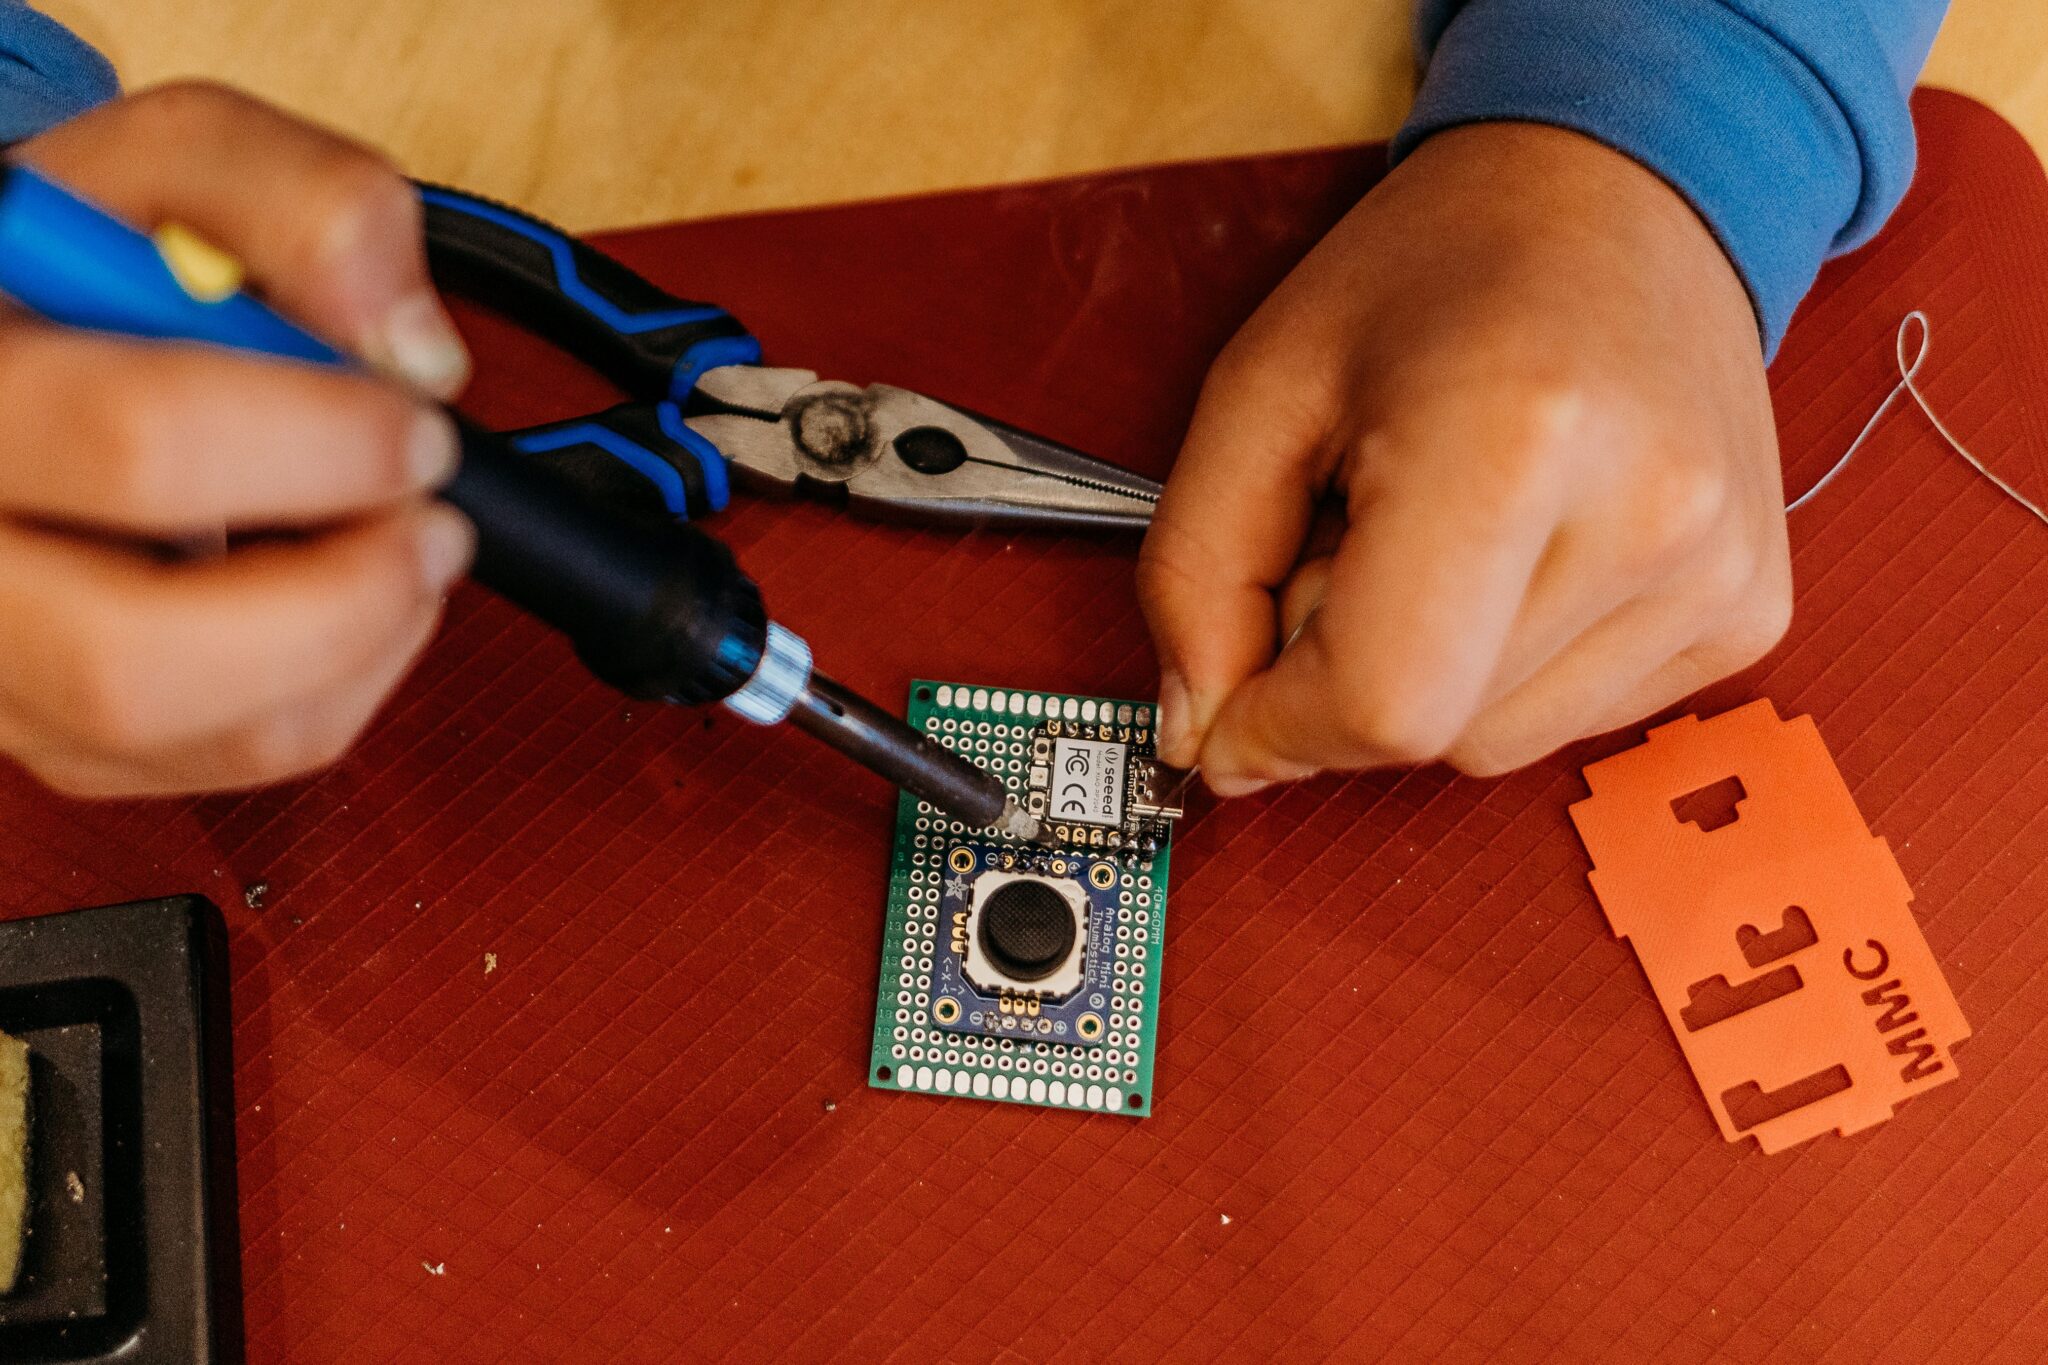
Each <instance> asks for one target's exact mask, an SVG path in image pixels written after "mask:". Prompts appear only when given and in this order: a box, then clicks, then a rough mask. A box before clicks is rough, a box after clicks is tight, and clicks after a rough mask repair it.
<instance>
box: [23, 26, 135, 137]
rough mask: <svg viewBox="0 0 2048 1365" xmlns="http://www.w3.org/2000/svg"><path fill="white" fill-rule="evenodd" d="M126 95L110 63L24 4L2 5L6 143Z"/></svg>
mask: <svg viewBox="0 0 2048 1365" xmlns="http://www.w3.org/2000/svg"><path fill="white" fill-rule="evenodd" d="M120 93H121V83H120V82H119V81H118V80H117V79H115V76H114V68H113V67H112V66H110V65H108V63H107V59H106V58H105V57H102V56H101V55H100V54H99V53H97V52H95V51H94V50H93V49H92V48H91V47H89V46H87V45H86V44H85V43H84V42H82V41H81V40H79V39H78V38H77V37H75V36H74V35H73V34H72V32H71V30H69V29H67V28H65V27H64V26H63V25H62V24H60V23H58V22H57V21H56V20H55V19H52V18H50V17H49V16H48V15H46V14H42V13H39V12H38V11H36V10H32V9H30V8H29V7H28V6H27V5H25V4H23V3H22V0H0V143H8V142H19V141H20V140H21V139H22V138H25V137H30V136H33V135H34V134H36V133H40V132H41V131H42V130H43V129H45V128H47V127H49V126H50V125H51V124H53V123H62V122H63V121H64V120H65V119H68V118H70V117H71V116H72V115H73V114H80V113H84V112H85V111H86V110H87V109H90V108H92V106H94V105H95V104H99V103H101V102H102V101H105V100H110V99H112V98H114V96H116V95H118V94H120Z"/></svg>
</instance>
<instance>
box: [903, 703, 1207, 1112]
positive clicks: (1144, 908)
mask: <svg viewBox="0 0 2048 1365" xmlns="http://www.w3.org/2000/svg"><path fill="white" fill-rule="evenodd" d="M1054 708H1057V712H1055V710H1054ZM1069 708H1072V709H1071V711H1070V710H1069ZM907 714H908V716H909V720H910V723H911V725H912V726H913V727H915V728H917V729H920V730H923V731H925V732H927V733H929V734H931V735H933V736H934V737H935V738H937V739H938V740H939V741H940V742H941V743H943V744H946V745H948V746H949V747H952V748H954V749H956V750H959V751H961V752H963V753H965V754H966V755H967V756H968V757H970V758H972V759H973V760H974V761H975V762H977V763H979V764H981V765H982V766H983V767H985V768H987V769H989V770H990V771H991V772H994V773H995V774H996V775H997V776H999V777H1001V778H1002V779H1003V781H1004V782H1006V783H1007V784H1009V786H1010V789H1011V791H1012V792H1014V793H1016V794H1017V795H1018V797H1019V798H1020V799H1022V797H1023V795H1024V790H1025V784H1026V777H1027V774H1028V772H1029V766H1030V758H1029V750H1030V742H1031V738H1032V736H1033V735H1034V733H1036V732H1037V731H1038V730H1039V728H1040V727H1041V726H1042V725H1043V723H1044V722H1045V721H1046V719H1047V718H1048V717H1050V716H1052V715H1054V714H1058V715H1061V716H1065V717H1068V718H1069V719H1070V720H1071V719H1079V718H1081V717H1084V716H1085V717H1086V718H1087V719H1088V720H1090V721H1092V720H1094V719H1095V717H1096V716H1098V715H1100V716H1102V717H1104V718H1105V720H1106V719H1107V718H1109V717H1111V716H1116V715H1128V716H1129V717H1130V718H1131V721H1132V722H1133V725H1134V729H1135V730H1137V731H1142V732H1143V733H1144V734H1146V735H1147V736H1148V739H1147V742H1145V743H1144V744H1143V745H1142V746H1134V749H1135V751H1137V752H1149V751H1150V747H1151V746H1150V743H1149V734H1150V730H1151V721H1152V707H1151V705H1150V704H1148V703H1143V702H1133V701H1123V700H1119V699H1114V698H1102V697H1080V696H1068V695H1065V694H1063V693H1053V692H1027V691H1023V690H1020V689H1017V688H993V687H987V686H984V685H980V684H973V683H969V684H960V683H940V682H927V681H918V682H916V683H913V684H912V685H911V689H910V705H909V710H908V712H907ZM961 845H975V846H979V847H982V848H989V849H999V850H1001V849H1015V850H1017V851H1018V852H1019V853H1020V854H1023V853H1026V852H1028V851H1030V850H1029V848H1028V846H1026V845H1023V844H1020V843H1017V842H1016V841H1014V840H1010V839H1006V838H1002V837H1000V836H996V835H991V834H988V833H987V832H985V831H979V830H971V829H969V828H967V827H966V826H964V825H962V824H961V823H960V822H958V821H956V820H951V819H948V818H946V817H945V816H943V815H941V814H940V813H939V812H937V811H936V810H934V809H933V808H932V807H931V806H930V805H929V804H928V803H926V802H922V801H919V800H918V799H917V798H916V797H914V796H911V795H910V794H909V793H907V792H906V793H904V794H903V795H902V797H901V798H900V799H899V801H898V804H897V807H896V843H895V848H894V851H893V853H892V855H891V857H890V861H889V905H888V914H887V917H886V922H885V924H884V927H883V931H882V970H881V985H880V990H879V991H878V993H877V1002H876V1006H875V1041H874V1054H873V1057H872V1058H871V1060H870V1063H869V1067H868V1084H869V1085H871V1086H874V1087H875V1088H877V1089H880V1090H907V1091H913V1092H917V1093H922V1094H927V1095H945V1096H950V1097H956V1098H957V1097H965V1098H969V1099H981V1100H1000V1101H1005V1102H1008V1103H1012V1104H1028V1105H1035V1106H1037V1107H1039V1108H1052V1109H1078V1110H1081V1111H1083V1112H1094V1113H1112V1112H1113V1113H1118V1114H1123V1115H1125V1116H1127V1117H1142V1116H1144V1115H1145V1114H1148V1113H1150V1112H1151V1111H1152V1106H1153V1102H1154V1098H1155V1096H1154V1094H1153V1089H1152V1046H1153V1032H1154V1029H1155V1027H1156V1023H1157V1020H1158V1017H1159V981H1160V965H1161V948H1162V943H1163V940H1164V937H1165V930H1166V882H1167V864H1168V856H1169V854H1170V852H1171V843H1170V841H1169V842H1168V843H1166V844H1163V845H1162V846H1161V847H1160V849H1159V851H1158V852H1157V853H1156V854H1154V855H1153V856H1152V857H1150V858H1140V859H1138V860H1137V861H1136V862H1135V863H1134V864H1131V865H1128V866H1126V865H1123V864H1121V863H1118V865H1117V885H1116V887H1115V901H1116V912H1115V919H1116V926H1115V937H1114V940H1113V941H1112V942H1107V943H1102V944H1095V943H1090V944H1089V948H1090V950H1091V951H1099V952H1102V953H1103V954H1104V960H1105V961H1110V962H1113V971H1112V975H1111V983H1110V985H1111V989H1110V992H1109V998H1108V1000H1107V1002H1106V1009H1105V1011H1104V1013H1103V1037H1102V1041H1101V1044H1100V1045H1099V1046H1084V1045H1082V1044H1080V1043H1079V1042H1060V1041H1056V1040H1052V1039H1033V1040H1030V1041H1026V1040H1024V1039H1022V1038H1000V1039H997V1038H989V1037H982V1036H976V1035H972V1034H964V1033H957V1032H952V1031H949V1030H947V1029H944V1028H941V1027H939V1026H938V1024H937V1023H936V1022H935V1021H934V1020H933V1018H932V980H933V975H934V967H935V966H936V965H938V962H937V959H938V957H939V955H941V954H945V953H947V952H949V951H950V947H949V934H950V932H951V926H950V924H949V923H947V922H945V921H946V920H947V918H948V917H947V916H945V915H942V914H941V908H940V906H941V900H942V899H943V896H944V884H945V879H946V876H947V871H948V869H947V863H946V859H947V856H948V853H949V852H950V850H952V849H953V848H955V847H959V846H961ZM1072 856H1074V857H1077V858H1080V859H1096V858H1099V857H1100V856H1101V855H1100V853H1099V852H1097V851H1095V850H1076V851H1075V853H1074V854H1073V855H1072ZM1112 954H1113V957H1112V956H1111V955H1112ZM1084 989H1085V987H1084Z"/></svg>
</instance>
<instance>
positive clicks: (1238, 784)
mask: <svg viewBox="0 0 2048 1365" xmlns="http://www.w3.org/2000/svg"><path fill="white" fill-rule="evenodd" d="M1202 780H1203V781H1204V782H1206V783H1208V785H1209V790H1210V791H1212V792H1214V793H1216V794H1217V795H1218V796H1221V797H1225V798H1229V797H1234V796H1250V795H1252V794H1253V793H1254V792H1262V791H1264V790H1265V789H1266V788H1268V787H1270V786H1272V785H1273V782H1272V781H1271V779H1268V778H1262V777H1211V776H1209V775H1208V774H1207V773H1204V774H1203V775H1202Z"/></svg>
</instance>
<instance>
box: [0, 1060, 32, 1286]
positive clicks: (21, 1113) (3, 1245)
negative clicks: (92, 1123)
mask: <svg viewBox="0 0 2048 1365" xmlns="http://www.w3.org/2000/svg"><path fill="white" fill-rule="evenodd" d="M27 1222H28V1044H27V1043H24V1042H22V1041H21V1040H20V1039H19V1038H10V1037H8V1036H7V1035H6V1034H4V1033H0V1294H5V1293H6V1292H8V1291H9V1290H11V1289H13V1288H14V1280H15V1277H16V1276H17V1275H19V1274H20V1273H21V1245H22V1237H23V1235H24V1234H25V1233H26V1232H27V1231H28V1228H27Z"/></svg>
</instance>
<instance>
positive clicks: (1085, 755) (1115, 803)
mask: <svg viewBox="0 0 2048 1365" xmlns="http://www.w3.org/2000/svg"><path fill="white" fill-rule="evenodd" d="M1130 751H1131V750H1130V746H1129V745H1128V744H1105V743H1103V742H1102V741H1100V740H1093V739H1056V740H1054V741H1053V745H1052V789H1051V791H1050V792H1049V793H1048V795H1049V797H1050V798H1051V800H1050V804H1051V808H1052V809H1051V815H1052V818H1053V819H1055V820H1073V821H1077V822H1079V823H1081V824H1084V825H1111V826H1121V825H1122V824H1123V822H1124V761H1125V759H1126V758H1128V757H1129V755H1130Z"/></svg>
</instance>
